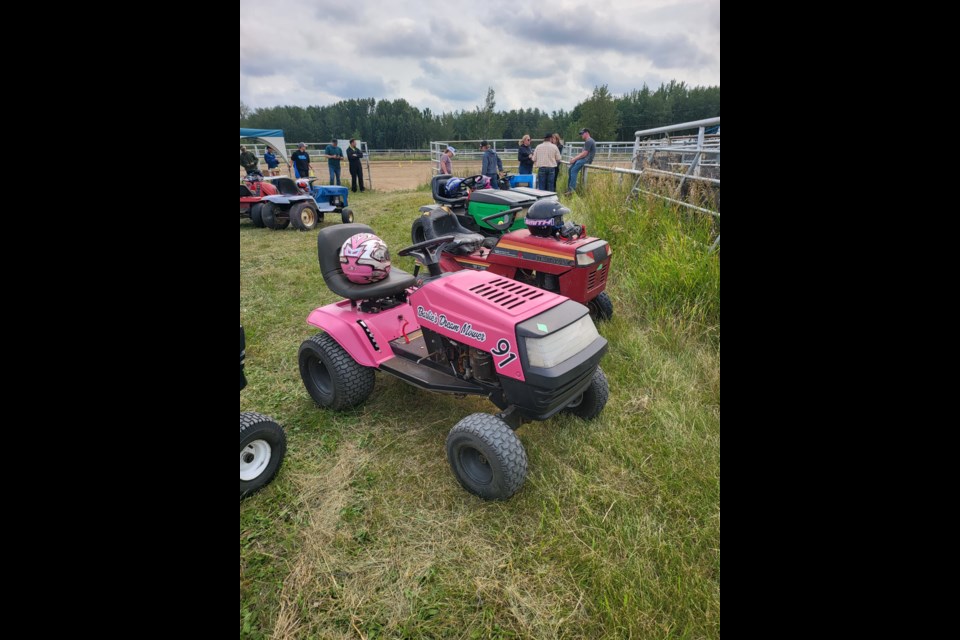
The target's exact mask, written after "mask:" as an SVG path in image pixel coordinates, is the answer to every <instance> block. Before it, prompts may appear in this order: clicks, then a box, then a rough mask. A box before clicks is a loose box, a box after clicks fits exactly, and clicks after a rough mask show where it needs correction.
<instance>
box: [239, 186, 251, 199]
mask: <svg viewBox="0 0 960 640" xmlns="http://www.w3.org/2000/svg"><path fill="white" fill-rule="evenodd" d="M240 197H241V198H252V197H253V193H251V192H250V188H249V187H248V186H247V185H245V184H242V185H240Z"/></svg>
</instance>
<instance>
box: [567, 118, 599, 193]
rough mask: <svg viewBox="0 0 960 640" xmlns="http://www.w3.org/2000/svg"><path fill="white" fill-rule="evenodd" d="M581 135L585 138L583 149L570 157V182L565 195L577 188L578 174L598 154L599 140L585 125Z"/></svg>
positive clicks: (584, 181)
mask: <svg viewBox="0 0 960 640" xmlns="http://www.w3.org/2000/svg"><path fill="white" fill-rule="evenodd" d="M580 137H581V138H582V139H583V151H581V152H580V153H578V154H577V155H575V156H574V157H572V158H570V184H569V185H568V186H567V192H566V193H564V194H563V195H565V196H569V195H570V194H572V193H573V191H574V189H576V188H577V174H578V173H580V170H581V169H583V168H584V166H586V165H588V164H591V163H592V162H593V156H595V155H596V154H597V142H596V141H595V140H594V139H593V138H591V137H590V129H587V128H586V127H584V128H583V129H580ZM583 177H584V180H583V183H584V184H586V183H587V180H586V177H587V176H586V173H584V176H583Z"/></svg>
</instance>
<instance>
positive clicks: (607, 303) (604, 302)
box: [587, 291, 613, 320]
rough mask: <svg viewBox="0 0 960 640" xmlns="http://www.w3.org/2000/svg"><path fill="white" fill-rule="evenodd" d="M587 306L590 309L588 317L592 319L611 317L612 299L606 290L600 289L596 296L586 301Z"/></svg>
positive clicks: (607, 318)
mask: <svg viewBox="0 0 960 640" xmlns="http://www.w3.org/2000/svg"><path fill="white" fill-rule="evenodd" d="M587 308H588V309H590V317H591V318H593V319H594V320H610V319H611V318H613V300H611V299H610V296H608V295H607V292H606V291H602V292H601V293H600V295H598V296H597V297H596V298H594V299H593V300H590V301H589V302H587Z"/></svg>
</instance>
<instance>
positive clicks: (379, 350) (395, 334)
mask: <svg viewBox="0 0 960 640" xmlns="http://www.w3.org/2000/svg"><path fill="white" fill-rule="evenodd" d="M361 323H362V324H361ZM307 324H311V325H313V326H315V327H319V328H320V329H323V330H324V331H326V332H327V333H329V334H330V337H332V338H333V339H334V340H336V341H337V344H339V345H340V346H341V347H343V348H344V350H346V352H347V353H349V354H350V357H352V358H353V359H354V360H356V361H357V363H358V364H361V365H363V366H365V367H374V368H378V367H379V366H380V364H381V363H383V362H384V361H385V360H389V359H390V358H393V357H394V353H393V350H392V349H391V348H390V341H391V340H396V339H397V338H399V337H401V336H403V335H404V334H407V335H410V334H411V333H414V332H415V331H417V330H419V329H420V323H419V322H417V318H416V316H414V315H413V314H412V313H411V309H410V307H409V306H408V305H400V306H398V307H394V308H393V309H386V310H384V311H381V312H380V313H363V314H357V312H356V311H355V310H353V309H351V308H350V301H349V300H343V301H341V302H336V303H334V304H328V305H326V306H325V307H318V308H316V309H314V310H313V311H311V312H310V315H309V316H307Z"/></svg>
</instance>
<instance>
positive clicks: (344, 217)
mask: <svg viewBox="0 0 960 640" xmlns="http://www.w3.org/2000/svg"><path fill="white" fill-rule="evenodd" d="M340 221H341V222H342V223H343V224H350V223H351V222H353V209H350V208H347V209H344V210H343V211H341V212H340Z"/></svg>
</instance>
